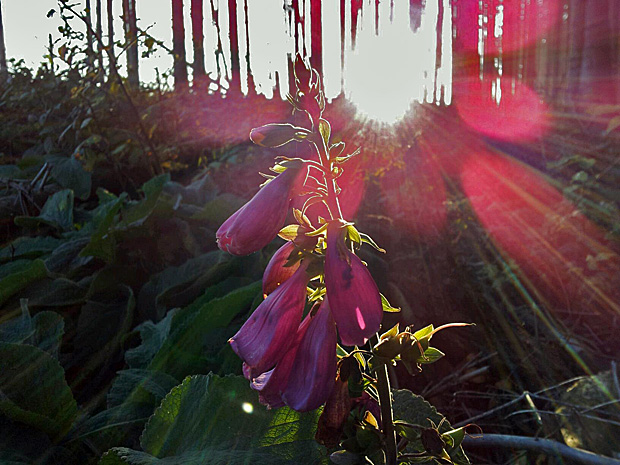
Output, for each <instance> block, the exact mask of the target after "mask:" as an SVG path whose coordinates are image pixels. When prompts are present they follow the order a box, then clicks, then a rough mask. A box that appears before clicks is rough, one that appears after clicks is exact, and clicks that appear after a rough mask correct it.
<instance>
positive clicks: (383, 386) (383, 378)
mask: <svg viewBox="0 0 620 465" xmlns="http://www.w3.org/2000/svg"><path fill="white" fill-rule="evenodd" d="M377 390H378V391H379V405H380V406H381V425H382V428H383V434H384V436H385V464H386V465H396V453H397V449H396V430H395V429H394V418H393V415H392V393H391V391H390V378H389V375H388V368H387V365H383V367H381V368H380V369H379V370H377Z"/></svg>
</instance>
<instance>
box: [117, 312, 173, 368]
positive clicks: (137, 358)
mask: <svg viewBox="0 0 620 465" xmlns="http://www.w3.org/2000/svg"><path fill="white" fill-rule="evenodd" d="M178 310H179V309H178V308H175V309H173V310H170V311H169V312H168V313H167V314H166V317H165V318H164V319H162V320H161V321H160V322H159V323H157V324H155V323H153V322H152V321H145V322H144V323H142V324H140V325H139V326H137V327H136V328H135V330H134V331H139V332H140V337H141V338H142V344H141V345H139V346H138V347H136V348H134V349H129V350H128V351H127V352H125V361H126V362H127V365H129V366H130V367H131V368H146V367H147V366H148V365H149V363H151V360H153V357H154V356H155V354H156V353H157V352H158V351H159V349H161V347H162V345H163V344H164V341H165V340H166V338H167V337H168V334H169V333H170V325H171V323H172V318H173V316H174V314H175V313H176V312H177V311H178Z"/></svg>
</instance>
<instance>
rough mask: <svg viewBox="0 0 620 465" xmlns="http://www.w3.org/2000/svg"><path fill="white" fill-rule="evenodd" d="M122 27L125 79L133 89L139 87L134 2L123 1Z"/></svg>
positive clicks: (129, 0) (134, 0) (133, 0)
mask: <svg viewBox="0 0 620 465" xmlns="http://www.w3.org/2000/svg"><path fill="white" fill-rule="evenodd" d="M123 25H124V28H125V42H126V44H127V45H126V46H127V52H126V53H127V79H128V82H129V85H130V86H131V87H133V88H135V89H137V88H138V87H139V86H140V74H139V71H138V25H137V18H136V0H123Z"/></svg>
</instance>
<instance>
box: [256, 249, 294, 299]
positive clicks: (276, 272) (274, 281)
mask: <svg viewBox="0 0 620 465" xmlns="http://www.w3.org/2000/svg"><path fill="white" fill-rule="evenodd" d="M294 250H295V244H293V242H287V243H286V244H284V245H283V246H282V247H280V248H279V249H278V250H277V251H276V253H274V254H273V256H272V257H271V260H269V264H268V265H267V268H265V273H264V274H263V294H265V295H269V294H271V293H272V292H273V291H274V290H275V289H276V288H277V287H278V286H279V285H280V284H282V283H283V282H284V281H286V280H287V279H289V278H290V277H291V276H293V274H295V271H297V268H299V264H300V263H301V262H297V263H295V264H293V265H291V266H284V265H286V262H287V261H288V257H289V255H290V254H291V253H292V252H293V251H294Z"/></svg>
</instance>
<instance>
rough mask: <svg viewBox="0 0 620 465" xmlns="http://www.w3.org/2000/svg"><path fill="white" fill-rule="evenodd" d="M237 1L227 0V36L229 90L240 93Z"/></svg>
mask: <svg viewBox="0 0 620 465" xmlns="http://www.w3.org/2000/svg"><path fill="white" fill-rule="evenodd" d="M237 27H238V26H237V0H228V35H229V36H230V76H231V83H230V89H231V90H234V91H240V89H241V76H240V69H241V67H240V64H239V32H238V30H237Z"/></svg>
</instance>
